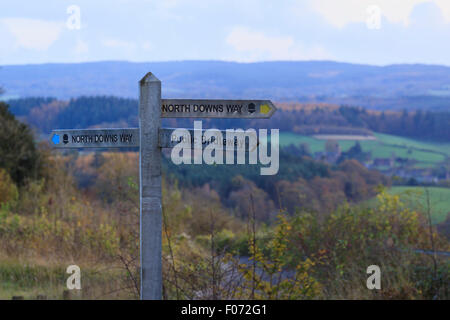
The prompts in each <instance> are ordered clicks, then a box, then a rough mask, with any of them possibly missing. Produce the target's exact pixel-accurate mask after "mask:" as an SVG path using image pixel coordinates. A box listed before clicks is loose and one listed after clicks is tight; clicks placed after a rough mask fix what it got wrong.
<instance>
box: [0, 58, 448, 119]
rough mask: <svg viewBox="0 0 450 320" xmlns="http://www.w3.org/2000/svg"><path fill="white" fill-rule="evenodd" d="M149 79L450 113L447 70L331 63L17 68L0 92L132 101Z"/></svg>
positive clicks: (171, 88)
mask: <svg viewBox="0 0 450 320" xmlns="http://www.w3.org/2000/svg"><path fill="white" fill-rule="evenodd" d="M148 71H152V72H153V73H155V75H156V76H157V77H158V78H159V79H160V80H161V81H162V82H163V97H172V98H177V97H185V98H200V97H202V98H249V97H252V98H269V99H272V100H274V101H278V102H283V101H300V102H315V103H334V104H349V105H360V106H364V107H368V108H372V109H379V110H385V109H397V110H399V109H409V110H410V109H432V110H435V111H437V110H440V111H448V110H450V67H445V66H435V65H390V66H384V67H379V66H369V65H358V64H349V63H338V62H332V61H303V62H302V61H298V62H287V61H286V62H261V63H235V62H221V61H178V62H152V63H132V62H120V61H116V62H114V61H110V62H90V63H74V64H40V65H16V66H4V67H2V68H0V86H3V87H4V89H5V91H6V93H5V96H4V98H5V97H31V96H34V97H37V96H42V97H49V96H51V97H56V98H59V99H68V98H72V97H79V96H82V95H84V96H99V95H108V96H109V95H113V96H119V97H126V98H137V96H138V84H137V83H138V80H139V79H140V78H141V77H142V76H143V75H144V74H145V73H146V72H148Z"/></svg>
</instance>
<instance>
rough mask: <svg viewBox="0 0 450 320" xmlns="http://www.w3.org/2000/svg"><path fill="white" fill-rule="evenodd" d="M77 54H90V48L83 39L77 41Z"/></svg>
mask: <svg viewBox="0 0 450 320" xmlns="http://www.w3.org/2000/svg"><path fill="white" fill-rule="evenodd" d="M75 52H76V53H77V54H85V53H88V52H89V46H88V44H87V42H86V41H83V40H81V39H77V43H76V45H75Z"/></svg>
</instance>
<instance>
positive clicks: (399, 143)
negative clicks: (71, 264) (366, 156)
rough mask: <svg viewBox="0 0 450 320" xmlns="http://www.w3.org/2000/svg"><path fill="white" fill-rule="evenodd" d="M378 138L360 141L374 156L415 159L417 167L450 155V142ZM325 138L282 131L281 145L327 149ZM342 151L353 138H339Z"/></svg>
mask: <svg viewBox="0 0 450 320" xmlns="http://www.w3.org/2000/svg"><path fill="white" fill-rule="evenodd" d="M375 136H376V138H377V140H362V141H359V143H360V144H361V147H362V149H363V151H364V152H371V154H372V158H389V157H391V155H392V154H395V156H396V157H402V158H408V159H414V160H416V161H417V164H416V165H415V167H417V168H431V167H435V166H436V165H437V164H438V163H441V162H443V161H445V160H446V157H450V143H427V142H422V141H417V140H414V139H409V138H403V137H398V136H393V135H388V134H379V133H376V134H375ZM325 142H326V141H325V140H319V139H315V138H313V137H310V136H303V135H299V134H296V133H291V132H282V133H280V145H281V146H287V145H290V144H296V145H300V144H302V143H307V144H308V145H309V148H310V150H311V152H312V153H314V152H318V151H323V150H324V149H325ZM338 142H339V145H340V146H341V150H342V151H347V150H348V149H350V148H351V147H352V146H353V145H354V144H355V141H352V140H338Z"/></svg>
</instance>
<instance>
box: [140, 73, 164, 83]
mask: <svg viewBox="0 0 450 320" xmlns="http://www.w3.org/2000/svg"><path fill="white" fill-rule="evenodd" d="M147 82H161V81H160V80H159V79H158V78H157V77H155V75H154V74H153V73H151V72H148V73H147V74H146V75H145V76H144V77H143V78H142V79H141V80H140V81H139V83H140V84H141V86H142V85H144V84H145V83H147Z"/></svg>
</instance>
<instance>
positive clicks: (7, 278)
mask: <svg viewBox="0 0 450 320" xmlns="http://www.w3.org/2000/svg"><path fill="white" fill-rule="evenodd" d="M66 268H67V266H63V265H47V264H37V263H36V262H26V261H17V260H11V259H2V260H1V261H0V300H11V299H12V297H14V296H21V297H23V298H24V299H25V300H28V299H36V298H37V296H39V295H43V296H45V297H46V299H48V300H61V299H63V292H64V291H66V290H67V287H66V281H67V278H68V277H69V276H70V275H69V274H67V273H66ZM122 277H123V271H120V270H117V269H108V268H101V270H98V269H94V268H92V267H81V286H82V289H81V290H72V291H70V294H71V299H73V300H77V299H117V298H120V299H133V296H132V294H129V293H127V291H124V290H117V288H119V287H120V283H119V281H118V279H121V278H122Z"/></svg>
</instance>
